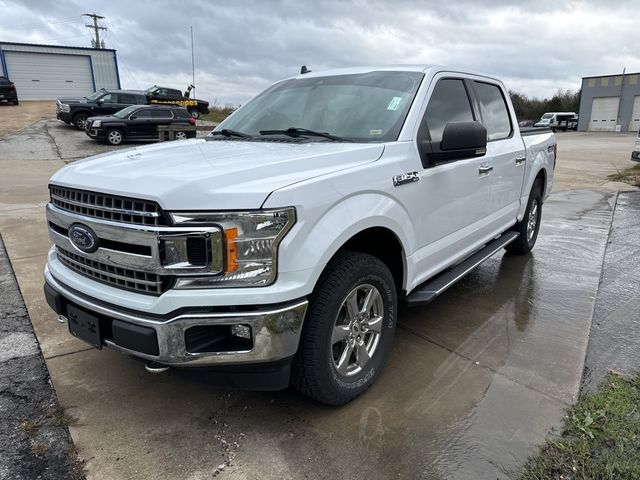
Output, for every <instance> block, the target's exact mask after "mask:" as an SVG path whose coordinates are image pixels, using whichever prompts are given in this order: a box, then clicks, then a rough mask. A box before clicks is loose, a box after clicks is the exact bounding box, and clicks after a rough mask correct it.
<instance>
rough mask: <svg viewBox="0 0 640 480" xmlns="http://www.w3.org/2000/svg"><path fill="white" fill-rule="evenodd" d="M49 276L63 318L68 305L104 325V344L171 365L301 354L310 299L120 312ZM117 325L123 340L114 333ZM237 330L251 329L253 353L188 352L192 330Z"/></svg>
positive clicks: (48, 292) (49, 293)
mask: <svg viewBox="0 0 640 480" xmlns="http://www.w3.org/2000/svg"><path fill="white" fill-rule="evenodd" d="M44 275H45V296H46V298H47V303H48V304H49V306H50V307H51V308H52V309H53V310H55V311H56V313H57V314H58V315H62V316H66V314H67V309H68V307H69V305H71V306H72V307H75V308H80V309H81V310H84V311H87V312H88V313H90V314H91V315H94V316H96V317H98V318H99V320H100V329H101V331H104V332H105V334H104V336H103V337H102V341H101V344H102V345H104V346H106V347H109V348H111V349H113V350H117V351H120V352H123V353H127V354H130V355H133V356H135V357H139V358H143V359H146V360H151V361H154V362H157V363H160V364H163V365H167V366H176V367H210V366H229V365H254V364H262V363H270V362H271V363H272V362H277V361H280V360H283V359H287V358H290V357H292V356H293V355H294V354H295V352H296V351H297V349H298V343H299V340H300V333H301V330H302V323H303V320H304V316H305V313H306V311H307V306H308V302H307V300H304V299H303V300H298V301H295V302H290V303H287V304H284V305H278V306H269V305H266V306H256V307H253V308H251V309H242V311H237V309H228V308H227V309H225V310H226V311H219V310H218V311H215V310H214V309H213V308H209V309H203V308H198V309H193V310H186V311H185V310H184V309H181V310H180V311H176V312H173V313H171V314H168V315H157V316H156V315H143V314H140V313H137V312H134V311H130V310H122V309H119V308H117V307H114V306H113V305H109V304H106V303H103V302H101V301H99V300H96V299H93V298H90V297H87V296H85V295H83V294H81V293H79V292H77V291H75V290H73V289H71V288H69V287H67V286H66V285H64V284H63V283H61V282H59V281H58V280H56V279H55V278H54V277H53V275H52V274H51V272H50V271H49V268H48V267H46V268H45V272H44ZM229 310H231V311H229ZM116 325H117V327H118V328H117V331H118V332H120V334H119V335H116V333H115V331H116V328H115V327H116ZM233 325H246V326H249V327H250V331H251V343H250V348H248V349H246V350H234V351H209V350H208V351H197V352H194V351H190V349H189V348H188V341H187V330H189V329H192V328H194V327H199V328H203V327H204V328H206V327H208V326H211V327H217V326H218V327H219V326H228V328H229V329H231V327H232V326H233ZM127 332H131V333H130V334H129V333H127ZM149 345H152V346H153V347H154V348H155V352H154V348H148V347H149ZM214 347H215V345H214ZM216 348H217V347H216ZM141 350H142V351H141Z"/></svg>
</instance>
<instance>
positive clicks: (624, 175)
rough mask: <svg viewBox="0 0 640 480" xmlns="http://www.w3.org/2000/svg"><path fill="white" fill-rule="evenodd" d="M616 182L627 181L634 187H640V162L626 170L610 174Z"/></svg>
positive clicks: (610, 177)
mask: <svg viewBox="0 0 640 480" xmlns="http://www.w3.org/2000/svg"><path fill="white" fill-rule="evenodd" d="M608 178H609V180H613V181H614V182H625V183H628V184H630V185H633V186H634V187H640V163H639V164H637V165H634V166H633V167H629V168H627V169H625V170H622V171H619V172H617V173H613V174H611V175H609V176H608Z"/></svg>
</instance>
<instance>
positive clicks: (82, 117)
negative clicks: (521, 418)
mask: <svg viewBox="0 0 640 480" xmlns="http://www.w3.org/2000/svg"><path fill="white" fill-rule="evenodd" d="M87 118H88V116H87V115H86V114H84V113H78V114H77V115H75V116H74V117H73V125H74V126H75V127H76V128H77V129H78V130H84V123H85V122H86V121H87Z"/></svg>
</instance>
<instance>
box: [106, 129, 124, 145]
mask: <svg viewBox="0 0 640 480" xmlns="http://www.w3.org/2000/svg"><path fill="white" fill-rule="evenodd" d="M105 138H106V139H107V143H108V144H109V145H120V144H121V143H122V141H123V140H124V135H122V132H121V131H120V130H116V129H111V130H108V131H107V133H106V136H105Z"/></svg>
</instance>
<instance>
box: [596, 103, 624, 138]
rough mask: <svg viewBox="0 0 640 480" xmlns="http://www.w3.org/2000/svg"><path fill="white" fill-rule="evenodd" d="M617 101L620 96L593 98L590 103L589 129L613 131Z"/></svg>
mask: <svg viewBox="0 0 640 480" xmlns="http://www.w3.org/2000/svg"><path fill="white" fill-rule="evenodd" d="M618 103H620V97H601V98H594V99H593V103H592V104H591V120H590V121H589V131H591V132H613V131H614V130H615V129H616V121H617V118H618Z"/></svg>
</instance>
